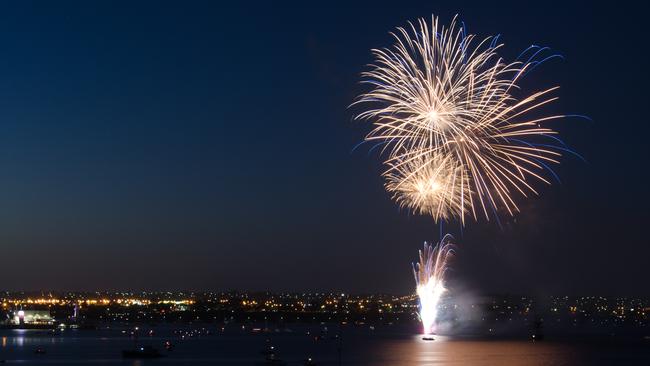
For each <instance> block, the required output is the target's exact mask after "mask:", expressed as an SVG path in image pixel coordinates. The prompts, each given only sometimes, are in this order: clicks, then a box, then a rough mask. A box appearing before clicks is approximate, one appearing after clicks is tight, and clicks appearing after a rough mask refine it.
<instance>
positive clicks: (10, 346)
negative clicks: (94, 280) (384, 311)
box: [0, 325, 650, 366]
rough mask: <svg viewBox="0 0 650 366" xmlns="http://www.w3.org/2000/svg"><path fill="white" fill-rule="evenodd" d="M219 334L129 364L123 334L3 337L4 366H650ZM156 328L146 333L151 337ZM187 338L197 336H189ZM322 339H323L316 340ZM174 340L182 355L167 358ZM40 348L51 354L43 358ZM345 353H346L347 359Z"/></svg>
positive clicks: (577, 346) (593, 356) (413, 338)
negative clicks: (269, 357)
mask: <svg viewBox="0 0 650 366" xmlns="http://www.w3.org/2000/svg"><path fill="white" fill-rule="evenodd" d="M206 327H207V328H209V329H210V330H211V331H212V332H213V334H212V335H201V336H193V337H185V338H181V336H180V335H179V334H174V332H173V330H174V329H172V328H166V327H165V328H163V327H154V328H151V329H154V335H152V336H149V335H141V336H140V337H139V339H138V340H137V343H138V344H143V345H152V346H154V347H156V348H158V349H159V350H160V351H162V352H163V353H164V354H165V356H166V357H164V358H162V359H156V360H140V361H138V360H123V359H122V358H121V350H122V349H127V348H133V347H134V345H135V341H134V339H133V338H132V337H131V336H130V335H129V334H128V333H123V332H122V329H104V330H93V331H82V330H78V331H74V330H67V331H65V332H63V333H62V334H61V335H55V336H52V335H49V334H48V333H47V332H45V331H17V330H1V331H0V364H1V362H2V360H4V362H5V363H4V364H7V365H98V364H102V365H133V366H142V365H154V366H155V365H264V364H265V361H264V356H263V355H262V354H261V353H260V351H262V350H263V349H264V348H265V347H267V346H268V345H273V346H274V347H275V349H276V350H277V351H278V356H279V358H281V359H282V360H283V361H285V362H286V364H287V365H301V364H302V360H304V359H305V358H307V357H312V358H314V360H316V361H318V364H319V365H338V364H339V354H340V359H341V361H342V364H343V365H397V366H406V365H442V366H444V365H468V366H479V365H497V366H515V365H524V366H528V365H530V366H538V365H539V366H546V365H585V366H586V365H589V366H593V365H596V366H599V365H650V341H648V340H643V339H641V338H639V339H636V340H627V341H617V340H614V339H590V340H585V339H582V340H576V339H564V340H558V339H548V340H545V341H543V342H535V343H533V342H530V341H528V340H526V339H485V338H483V339H479V338H458V337H443V336H437V337H436V340H435V341H424V340H422V339H421V336H418V335H413V334H409V333H408V332H404V331H399V330H398V329H394V328H386V329H379V328H378V329H377V330H374V331H373V330H370V329H369V328H368V327H363V328H362V327H357V328H355V327H349V328H344V330H343V333H342V334H343V338H342V339H343V341H342V342H339V341H338V340H337V339H335V337H334V336H335V335H336V334H337V333H338V327H336V326H334V328H332V327H330V329H329V332H328V333H322V332H321V331H322V328H323V326H318V325H313V326H307V325H303V326H292V327H291V329H283V330H278V331H277V332H275V331H274V332H271V333H261V332H260V333H252V332H251V330H250V329H241V327H234V326H233V327H232V328H231V329H226V331H225V332H221V330H220V329H218V328H216V327H214V326H206ZM149 329H150V328H146V329H145V330H144V332H142V333H144V334H146V333H147V331H148V330H149ZM186 330H189V328H188V329H186ZM315 335H320V337H319V339H315ZM166 340H171V341H172V342H173V344H174V345H175V348H174V350H173V351H171V352H167V351H165V349H164V348H163V343H164V342H165V341H166ZM37 347H42V348H43V349H45V351H46V354H44V355H37V354H35V353H34V350H35V349H36V348H37ZM339 349H340V353H339Z"/></svg>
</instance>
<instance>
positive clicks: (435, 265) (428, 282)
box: [413, 234, 453, 334]
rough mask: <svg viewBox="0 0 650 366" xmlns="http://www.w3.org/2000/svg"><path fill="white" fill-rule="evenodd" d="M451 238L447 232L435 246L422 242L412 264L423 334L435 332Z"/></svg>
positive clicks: (443, 290)
mask: <svg viewBox="0 0 650 366" xmlns="http://www.w3.org/2000/svg"><path fill="white" fill-rule="evenodd" d="M452 239H453V238H452V237H451V235H449V234H447V235H445V236H444V237H443V238H442V240H441V241H440V243H438V244H437V245H435V246H433V245H431V244H428V243H427V242H424V248H423V249H422V250H420V251H419V256H420V258H419V262H418V263H416V264H414V265H413V275H414V276H415V284H416V290H417V294H418V298H419V299H420V314H419V315H420V321H422V328H423V331H424V334H433V333H434V332H435V325H436V318H437V316H438V303H439V302H440V298H441V297H442V295H443V294H444V293H445V291H447V289H446V288H445V285H444V282H443V281H444V277H445V272H446V270H447V263H448V261H449V259H450V258H451V256H452V255H453V246H452V244H451V240H452Z"/></svg>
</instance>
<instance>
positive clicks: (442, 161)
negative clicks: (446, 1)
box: [355, 17, 564, 223]
mask: <svg viewBox="0 0 650 366" xmlns="http://www.w3.org/2000/svg"><path fill="white" fill-rule="evenodd" d="M392 35H393V36H394V38H395V41H396V43H395V45H394V46H393V47H392V48H390V49H388V48H385V49H375V50H373V54H374V56H375V62H374V64H372V65H370V70H369V71H367V72H364V73H363V74H362V75H363V77H364V81H363V82H364V83H367V84H369V85H371V86H372V90H370V91H369V92H367V93H365V94H363V95H361V96H360V97H359V100H358V101H357V102H355V104H356V103H368V105H372V107H371V108H370V109H368V110H366V111H364V112H362V113H360V114H359V115H358V116H357V117H356V118H360V119H369V120H372V121H373V126H374V128H373V129H372V131H371V132H370V133H369V134H368V135H367V136H366V138H365V140H366V141H374V142H377V143H378V144H383V151H384V152H386V153H387V156H386V160H385V164H386V166H387V168H386V171H385V173H384V176H385V177H386V179H387V183H386V188H387V190H388V191H389V192H391V193H392V194H393V197H394V199H395V200H396V201H397V202H399V204H400V205H402V206H404V207H408V208H410V209H413V211H415V212H418V213H421V214H428V215H432V216H433V217H434V219H435V220H436V221H438V220H446V219H449V218H452V217H457V218H460V220H461V221H462V222H463V223H464V222H465V216H466V215H471V216H472V217H473V218H474V219H477V218H478V216H479V215H481V216H485V217H486V218H487V219H489V218H490V216H491V215H492V214H494V213H496V211H497V210H498V209H505V210H507V212H508V213H509V214H510V215H513V214H514V213H515V212H516V211H518V207H517V204H516V203H515V201H514V199H513V196H515V195H516V194H521V195H523V196H527V195H528V194H530V193H534V194H536V193H537V192H536V191H535V189H534V188H533V186H532V185H531V182H530V180H531V178H533V180H540V181H542V182H545V183H549V184H550V182H549V181H548V180H547V179H546V178H545V177H544V176H543V175H544V172H545V171H547V170H549V168H548V166H547V165H546V164H547V163H558V160H557V159H558V157H559V156H560V155H561V154H560V153H559V150H563V148H561V147H554V146H552V145H550V144H549V143H548V142H547V141H541V140H544V139H551V140H549V141H552V142H553V143H557V142H559V140H558V139H557V138H555V137H554V136H553V135H554V134H555V133H556V132H555V131H553V130H551V129H550V128H547V127H544V126H543V123H544V122H548V121H550V120H554V119H558V118H561V117H564V116H562V115H550V116H540V115H539V113H537V112H536V111H537V110H539V107H542V106H544V105H546V104H548V103H550V102H552V101H554V100H556V99H557V98H556V97H553V96H552V95H551V94H552V92H553V91H555V90H556V89H557V87H553V88H550V89H545V90H540V91H537V92H534V93H531V94H527V95H523V96H515V94H519V93H520V92H516V90H518V89H519V87H518V83H519V82H520V80H521V79H522V77H523V76H524V74H526V73H527V72H528V71H530V70H531V69H532V68H534V67H535V66H536V65H537V64H539V63H540V62H541V61H539V60H538V58H539V57H540V55H541V54H542V53H543V52H544V51H546V49H545V48H540V47H537V46H531V47H530V48H529V49H527V50H526V51H525V52H524V53H523V54H522V55H521V56H520V59H522V60H525V61H515V62H512V63H506V62H504V61H503V59H502V58H500V57H499V56H498V54H497V50H499V49H500V48H501V47H502V44H499V43H498V37H487V38H484V39H482V40H477V39H476V36H475V35H471V34H466V33H465V29H464V27H458V26H457V25H456V20H455V19H454V21H452V23H451V25H450V26H449V27H448V28H445V27H444V26H441V25H440V24H439V23H438V18H436V17H432V20H431V28H429V26H428V24H427V22H426V21H425V20H423V19H420V20H419V21H418V23H417V24H412V23H410V26H409V27H408V28H407V29H405V28H398V29H397V32H396V33H392ZM550 57H553V56H550ZM547 58H548V57H547ZM542 61H543V60H542Z"/></svg>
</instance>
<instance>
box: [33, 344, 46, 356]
mask: <svg viewBox="0 0 650 366" xmlns="http://www.w3.org/2000/svg"><path fill="white" fill-rule="evenodd" d="M34 353H35V354H37V355H44V354H45V353H46V352H45V348H43V347H41V346H38V347H36V349H35V350H34Z"/></svg>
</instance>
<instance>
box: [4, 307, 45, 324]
mask: <svg viewBox="0 0 650 366" xmlns="http://www.w3.org/2000/svg"><path fill="white" fill-rule="evenodd" d="M11 323H12V324H13V325H51V324H54V318H52V316H51V315H50V311H49V310H16V311H14V316H13V319H11Z"/></svg>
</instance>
